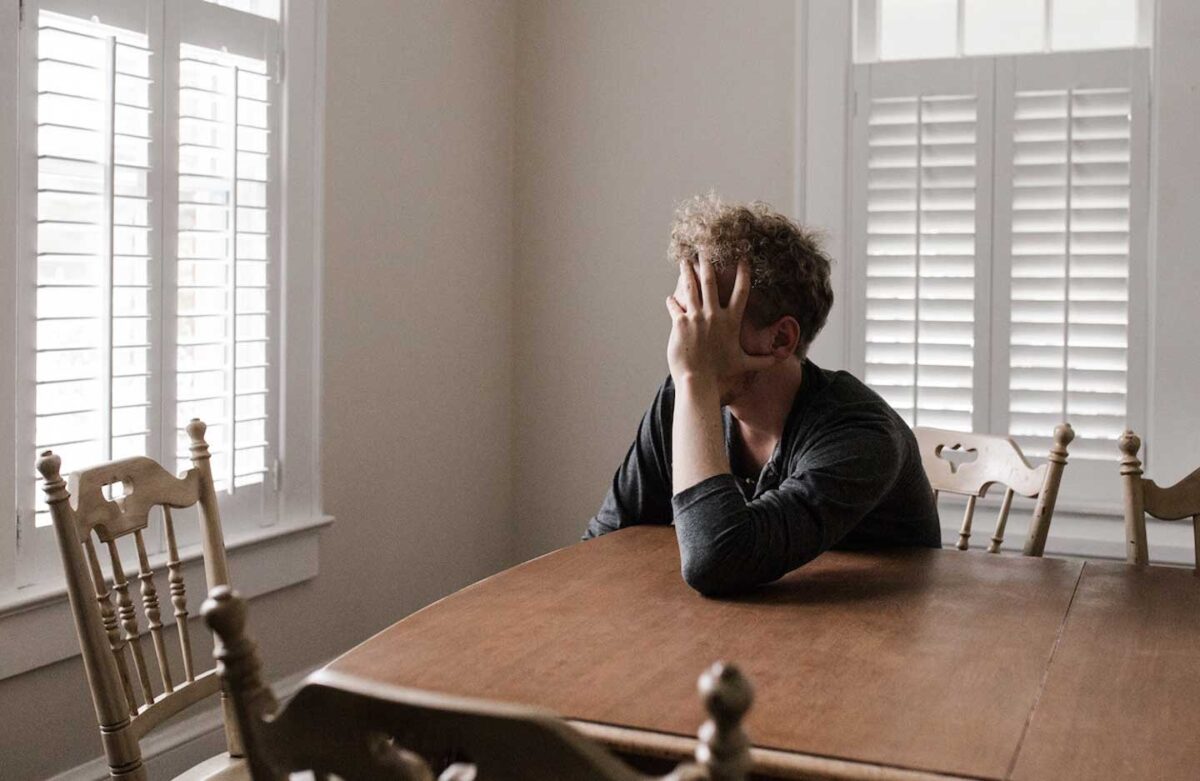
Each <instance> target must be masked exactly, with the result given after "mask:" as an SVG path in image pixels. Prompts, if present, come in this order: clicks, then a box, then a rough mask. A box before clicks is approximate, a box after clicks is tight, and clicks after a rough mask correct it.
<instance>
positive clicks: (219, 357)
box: [176, 44, 272, 491]
mask: <svg viewBox="0 0 1200 781" xmlns="http://www.w3.org/2000/svg"><path fill="white" fill-rule="evenodd" d="M179 73H180V75H179V78H180V85H179V86H180V92H179V96H180V99H179V106H180V119H179V250H178V251H179V260H178V272H177V273H178V276H177V291H178V297H177V307H178V308H177V312H176V317H177V323H178V330H177V338H178V344H177V348H176V356H177V358H176V398H177V400H178V405H177V415H176V424H177V429H178V443H179V448H178V456H179V459H180V466H181V468H182V467H183V466H184V465H185V464H186V463H187V462H188V452H187V443H188V440H187V434H186V432H185V431H184V430H183V427H184V426H186V424H187V421H188V420H189V419H191V418H192V417H201V418H203V419H204V420H205V421H209V429H208V432H209V433H208V436H209V442H210V445H211V447H212V450H213V454H214V455H213V462H212V463H213V473H214V477H215V478H216V481H217V483H218V485H219V486H221V487H223V488H228V487H230V486H232V487H233V489H234V490H235V491H236V489H237V488H239V487H242V486H248V485H253V484H259V483H262V482H263V478H264V475H265V474H266V471H267V467H268V460H267V457H268V445H269V442H268V435H267V432H268V424H269V422H270V421H269V419H268V413H267V409H268V405H267V395H268V391H269V388H270V383H269V382H268V373H269V371H270V369H271V365H272V361H271V360H270V359H269V354H270V351H269V349H268V348H269V346H270V328H269V325H268V322H267V321H268V317H269V315H270V311H271V309H270V307H269V306H268V293H269V278H270V273H269V263H270V256H269V253H268V239H269V230H268V226H269V215H270V211H269V198H268V180H269V178H270V177H269V175H268V174H269V170H270V169H269V161H270V155H269V138H270V135H271V134H270V129H269V122H268V117H269V114H270V112H269V107H270V102H269V100H268V93H269V81H270V79H269V77H268V76H267V64H266V62H265V61H264V60H261V59H252V58H245V57H237V56H234V55H230V54H227V53H224V52H220V51H215V50H212V49H206V48H203V47H196V46H189V45H187V44H184V45H183V47H182V48H181V51H180V69H179Z"/></svg>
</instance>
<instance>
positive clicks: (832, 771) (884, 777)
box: [566, 719, 973, 781]
mask: <svg viewBox="0 0 1200 781" xmlns="http://www.w3.org/2000/svg"><path fill="white" fill-rule="evenodd" d="M566 721H567V723H568V724H570V725H571V726H572V727H573V728H575V729H576V730H578V731H579V732H580V733H582V734H583V735H584V736H585V737H587V738H589V739H591V740H594V741H596V742H598V743H602V744H604V745H605V746H606V747H608V748H609V749H611V750H615V751H623V752H627V753H631V754H638V755H642V756H653V757H659V758H662V759H669V760H673V761H682V760H690V759H691V758H692V757H693V756H694V755H695V751H696V743H697V739H696V738H689V737H684V736H682V735H672V734H669V733H665V732H654V731H652V730H643V729H634V728H632V727H618V726H615V725H612V724H602V723H599V722H594V721H583V720H580V719H567V720H566ZM750 759H751V768H752V769H751V772H753V773H764V774H768V775H770V776H772V777H775V778H788V779H827V780H828V781H970V779H972V778H973V777H972V776H957V775H949V774H945V773H938V772H934V771H927V770H912V769H909V768H901V767H894V766H891V765H877V764H873V763H870V762H858V761H855V760H849V759H837V758H834V757H827V756H820V755H817V754H803V753H798V752H793V751H783V750H780V749H773V748H759V747H757V746H752V747H751V748H750Z"/></svg>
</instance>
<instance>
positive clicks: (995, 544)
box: [988, 488, 1014, 553]
mask: <svg viewBox="0 0 1200 781" xmlns="http://www.w3.org/2000/svg"><path fill="white" fill-rule="evenodd" d="M1013 494H1014V492H1013V489H1011V488H1008V489H1006V490H1005V491H1004V501H1003V502H1001V503H1000V514H999V515H998V516H996V533H995V534H993V535H992V541H991V543H989V544H988V553H999V552H1000V546H1001V545H1003V544H1004V527H1005V526H1007V525H1008V511H1009V510H1011V509H1012V502H1013Z"/></svg>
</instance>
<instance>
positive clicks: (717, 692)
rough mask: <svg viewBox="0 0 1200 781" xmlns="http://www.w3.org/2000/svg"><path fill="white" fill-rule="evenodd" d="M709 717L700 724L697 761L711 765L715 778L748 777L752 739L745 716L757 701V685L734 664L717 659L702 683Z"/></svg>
mask: <svg viewBox="0 0 1200 781" xmlns="http://www.w3.org/2000/svg"><path fill="white" fill-rule="evenodd" d="M698 688H699V690H700V697H701V698H702V699H703V700H704V708H705V710H707V711H708V713H709V716H710V718H709V720H708V721H706V722H705V723H704V724H703V726H701V727H700V742H699V743H698V744H697V745H696V761H697V762H699V763H700V764H701V765H703V766H704V767H706V768H708V770H709V773H710V776H711V778H712V779H713V781H734V780H735V779H744V778H745V777H746V774H747V773H748V772H749V770H750V739H749V738H748V737H747V736H746V733H745V731H744V730H743V729H742V718H743V717H744V716H745V715H746V711H748V710H750V705H751V704H752V703H753V702H754V688H753V687H752V686H751V685H750V682H749V681H748V680H746V677H745V676H743V675H742V673H741V671H740V670H738V668H737V667H736V666H734V665H732V664H726V663H725V662H716V663H714V664H713V665H712V666H711V667H709V668H708V669H707V670H705V671H704V673H703V674H701V676H700V681H699V683H698Z"/></svg>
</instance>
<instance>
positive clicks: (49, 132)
mask: <svg viewBox="0 0 1200 781" xmlns="http://www.w3.org/2000/svg"><path fill="white" fill-rule="evenodd" d="M31 5H32V6H33V7H31V8H29V9H27V11H26V13H27V18H26V24H25V27H24V30H23V31H22V35H23V41H22V46H21V56H22V58H23V59H22V61H23V62H24V63H25V64H26V65H27V67H25V68H23V70H22V74H23V76H22V83H21V85H20V86H21V90H22V95H24V96H25V97H26V101H27V102H25V103H24V104H23V105H22V107H21V109H22V110H21V111H20V118H19V123H20V128H21V131H22V135H23V137H25V138H27V139H29V142H28V145H27V146H26V147H24V149H25V154H24V155H23V156H22V161H21V168H20V187H19V204H20V213H19V218H18V238H19V252H20V254H19V255H18V263H17V286H18V291H19V293H20V294H19V295H18V311H17V345H18V351H17V361H16V366H17V377H18V378H19V380H20V382H19V384H18V387H17V393H16V400H17V425H16V432H17V443H16V445H17V447H16V457H17V464H16V467H17V469H16V477H17V496H16V498H17V532H18V537H17V539H18V557H17V565H18V566H17V571H16V578H17V582H18V583H25V582H30V581H31V580H33V579H36V577H37V575H38V573H39V572H40V571H41V570H43V569H44V568H45V567H46V566H47V565H48V564H51V563H53V562H55V561H56V560H57V553H56V550H55V548H54V543H53V533H52V529H51V528H50V519H49V514H48V513H47V512H46V511H45V503H44V501H43V499H42V491H41V485H40V481H39V480H38V479H37V476H36V473H35V472H34V470H33V465H34V462H35V460H36V458H37V455H38V454H39V453H40V452H41V451H43V450H46V449H52V450H54V451H55V452H57V453H60V454H61V455H62V457H63V460H64V464H74V465H75V467H73V468H80V467H84V466H87V465H90V464H93V463H96V462H98V461H103V460H107V459H113V458H120V457H123V456H128V455H135V454H140V453H149V454H151V455H155V456H157V455H158V453H159V450H158V441H157V437H158V433H159V429H158V426H157V419H156V416H155V410H154V404H155V402H156V400H157V397H158V394H157V387H156V384H155V381H154V369H153V366H154V363H155V361H156V360H157V343H156V336H157V330H158V320H157V306H156V301H155V296H154V290H153V286H154V282H155V274H156V269H157V264H158V262H159V256H160V252H159V248H158V246H157V237H156V235H155V225H156V210H157V209H159V208H161V202H160V201H159V200H158V199H157V197H156V193H155V192H154V174H153V171H152V167H153V163H154V154H155V152H154V150H155V144H156V136H157V133H158V132H159V128H157V127H156V126H155V124H154V122H153V119H152V116H153V112H154V105H155V99H156V88H157V86H158V82H157V80H156V78H155V75H154V73H153V70H154V66H153V64H152V63H153V61H154V52H153V50H152V45H151V38H150V35H149V34H148V29H149V27H148V22H149V15H148V13H147V7H146V4H145V3H143V2H139V1H138V0H129V1H128V2H113V3H110V4H106V6H105V8H104V13H103V14H101V15H97V14H94V13H93V14H85V13H83V11H84V10H85V9H82V8H81V6H82V5H83V4H82V3H80V2H74V1H72V0H58V1H57V2H42V3H39V4H36V5H34V4H31ZM93 10H94V9H93ZM68 468H72V467H68ZM147 539H148V540H149V541H150V542H151V544H153V543H154V542H155V541H156V536H155V535H154V534H153V533H150V534H149V535H148V536H147Z"/></svg>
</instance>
